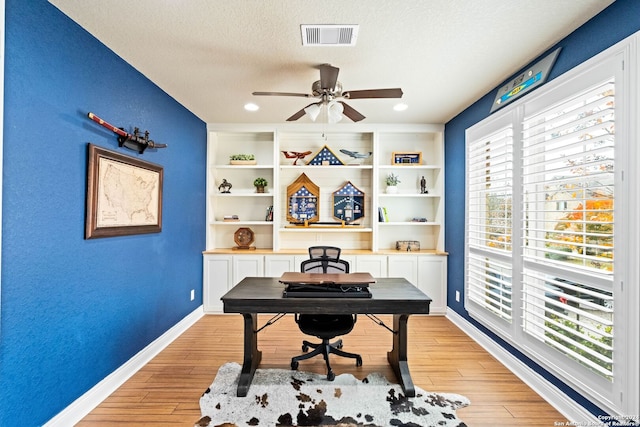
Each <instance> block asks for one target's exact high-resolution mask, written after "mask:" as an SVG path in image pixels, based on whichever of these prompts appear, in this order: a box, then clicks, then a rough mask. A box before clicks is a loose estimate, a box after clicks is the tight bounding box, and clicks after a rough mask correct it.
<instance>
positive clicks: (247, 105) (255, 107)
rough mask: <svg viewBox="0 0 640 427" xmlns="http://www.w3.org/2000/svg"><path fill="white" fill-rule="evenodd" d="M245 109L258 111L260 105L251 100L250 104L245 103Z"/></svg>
mask: <svg viewBox="0 0 640 427" xmlns="http://www.w3.org/2000/svg"><path fill="white" fill-rule="evenodd" d="M244 109H245V110H247V111H258V110H259V109H260V107H258V106H257V105H256V104H254V103H253V102H249V103H248V104H244Z"/></svg>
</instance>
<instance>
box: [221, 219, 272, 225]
mask: <svg viewBox="0 0 640 427" xmlns="http://www.w3.org/2000/svg"><path fill="white" fill-rule="evenodd" d="M211 225H235V226H238V225H268V226H273V221H242V220H240V221H212V222H211Z"/></svg>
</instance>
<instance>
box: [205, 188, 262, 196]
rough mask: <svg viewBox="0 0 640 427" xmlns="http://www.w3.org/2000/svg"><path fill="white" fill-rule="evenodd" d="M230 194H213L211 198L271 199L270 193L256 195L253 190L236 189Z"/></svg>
mask: <svg viewBox="0 0 640 427" xmlns="http://www.w3.org/2000/svg"><path fill="white" fill-rule="evenodd" d="M232 190H233V191H232V192H231V193H213V194H212V196H213V197H273V193H272V192H270V191H269V192H267V193H256V191H255V190H247V189H238V190H235V189H233V188H232Z"/></svg>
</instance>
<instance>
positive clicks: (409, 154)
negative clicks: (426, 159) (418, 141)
mask: <svg viewBox="0 0 640 427" xmlns="http://www.w3.org/2000/svg"><path fill="white" fill-rule="evenodd" d="M391 164H394V165H399V166H404V165H409V166H411V165H414V166H415V165H421V164H422V152H421V151H394V152H393V154H392V155H391Z"/></svg>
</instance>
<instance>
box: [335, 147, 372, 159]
mask: <svg viewBox="0 0 640 427" xmlns="http://www.w3.org/2000/svg"><path fill="white" fill-rule="evenodd" d="M340 152H341V153H344V154H346V155H347V156H349V157H353V158H354V159H366V158H367V157H369V156H371V154H372V152H371V151H369V152H368V153H358V152H357V151H349V150H345V149H342V150H340Z"/></svg>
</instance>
